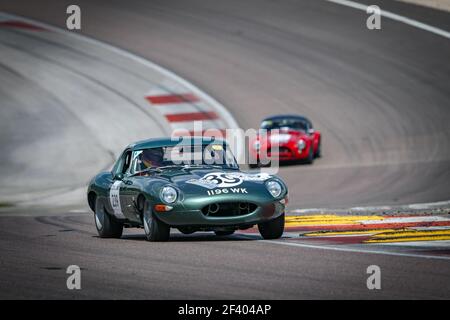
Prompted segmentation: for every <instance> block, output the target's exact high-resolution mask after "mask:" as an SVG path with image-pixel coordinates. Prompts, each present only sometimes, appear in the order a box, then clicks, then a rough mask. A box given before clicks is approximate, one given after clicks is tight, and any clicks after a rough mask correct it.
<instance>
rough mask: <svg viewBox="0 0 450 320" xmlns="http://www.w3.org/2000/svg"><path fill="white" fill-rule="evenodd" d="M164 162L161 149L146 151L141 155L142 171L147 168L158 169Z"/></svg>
mask: <svg viewBox="0 0 450 320" xmlns="http://www.w3.org/2000/svg"><path fill="white" fill-rule="evenodd" d="M163 160H164V151H163V149H162V148H151V149H146V150H144V151H143V152H142V154H141V164H142V170H145V169H147V168H155V167H160V166H161V165H162V163H163Z"/></svg>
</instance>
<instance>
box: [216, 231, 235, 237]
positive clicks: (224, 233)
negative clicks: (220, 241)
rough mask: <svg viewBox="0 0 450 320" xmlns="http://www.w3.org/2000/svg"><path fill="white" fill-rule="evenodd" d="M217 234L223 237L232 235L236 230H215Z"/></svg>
mask: <svg viewBox="0 0 450 320" xmlns="http://www.w3.org/2000/svg"><path fill="white" fill-rule="evenodd" d="M214 233H215V234H216V236H219V237H223V236H231V235H232V234H233V233H234V230H229V231H214Z"/></svg>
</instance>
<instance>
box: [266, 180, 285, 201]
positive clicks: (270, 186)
mask: <svg viewBox="0 0 450 320" xmlns="http://www.w3.org/2000/svg"><path fill="white" fill-rule="evenodd" d="M266 188H267V190H268V191H269V192H270V194H271V195H272V197H274V198H277V197H279V196H280V194H281V191H282V188H281V184H280V183H279V182H277V181H274V180H272V181H269V182H267V183H266Z"/></svg>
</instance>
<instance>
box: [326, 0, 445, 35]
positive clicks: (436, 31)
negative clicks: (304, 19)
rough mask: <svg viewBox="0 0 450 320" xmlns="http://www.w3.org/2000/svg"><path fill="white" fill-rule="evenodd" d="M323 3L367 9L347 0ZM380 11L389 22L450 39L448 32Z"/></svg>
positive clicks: (329, 0)
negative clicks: (395, 22)
mask: <svg viewBox="0 0 450 320" xmlns="http://www.w3.org/2000/svg"><path fill="white" fill-rule="evenodd" d="M325 1H328V2H332V3H335V4H340V5H343V6H346V7H350V8H354V9H358V10H362V11H364V12H366V10H367V8H368V7H369V6H368V5H366V4H361V3H358V2H354V1H349V0H325ZM380 9H381V16H383V17H386V18H388V19H391V20H395V21H399V22H402V23H404V24H407V25H410V26H412V27H415V28H418V29H422V30H425V31H428V32H431V33H434V34H436V35H439V36H442V37H444V38H447V39H450V32H448V31H445V30H442V29H440V28H436V27H433V26H430V25H429V24H426V23H423V22H420V21H417V20H414V19H411V18H407V17H404V16H401V15H399V14H396V13H392V12H389V11H386V10H383V9H382V8H380Z"/></svg>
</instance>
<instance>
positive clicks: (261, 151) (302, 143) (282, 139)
mask: <svg viewBox="0 0 450 320" xmlns="http://www.w3.org/2000/svg"><path fill="white" fill-rule="evenodd" d="M261 129H265V130H267V131H265V130H261V131H260V133H259V134H258V136H257V137H256V139H254V140H253V141H250V153H249V154H250V161H249V162H250V167H251V168H255V167H258V166H261V165H263V164H264V163H265V162H267V160H264V159H265V158H267V159H270V158H273V157H276V158H278V160H279V161H280V162H283V161H295V160H303V161H305V162H306V163H313V161H314V158H317V157H320V147H321V139H322V138H321V134H320V132H319V131H317V130H314V128H313V125H312V123H311V121H310V120H309V119H307V118H305V117H303V116H297V115H277V116H272V117H269V118H265V119H264V120H263V121H262V123H261ZM275 130H276V131H275ZM276 147H278V148H276Z"/></svg>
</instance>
